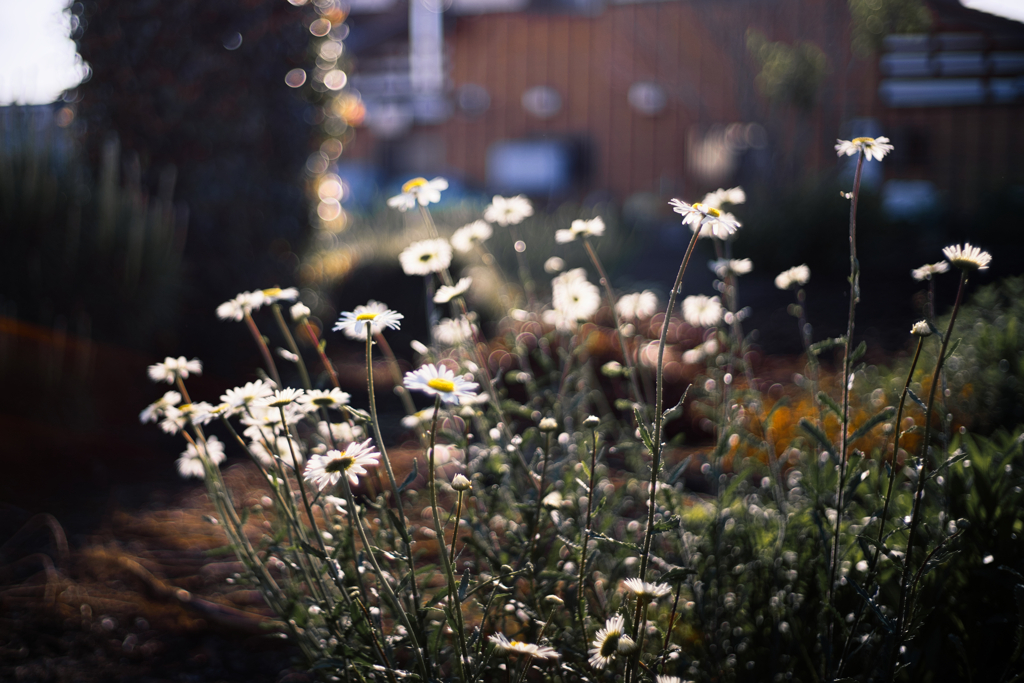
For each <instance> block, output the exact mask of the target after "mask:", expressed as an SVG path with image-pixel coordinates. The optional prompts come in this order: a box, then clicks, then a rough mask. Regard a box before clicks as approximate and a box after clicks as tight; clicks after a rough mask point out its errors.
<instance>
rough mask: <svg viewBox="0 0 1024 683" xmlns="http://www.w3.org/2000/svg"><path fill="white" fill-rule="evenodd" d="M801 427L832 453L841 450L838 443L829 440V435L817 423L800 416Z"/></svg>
mask: <svg viewBox="0 0 1024 683" xmlns="http://www.w3.org/2000/svg"><path fill="white" fill-rule="evenodd" d="M800 428H801V429H803V430H804V431H805V432H807V433H808V434H809V435H810V436H812V437H814V440H815V441H817V442H818V444H819V445H820V446H821V447H822V448H824V449H825V450H826V451H828V452H829V453H832V454H836V453H838V452H839V449H838V448H836V445H835V444H834V443H832V441H831V440H829V438H828V435H827V434H825V432H823V431H822V430H821V429H819V428H818V426H817V425H816V424H814V423H813V422H811V421H810V420H808V419H807V418H806V417H802V418H800Z"/></svg>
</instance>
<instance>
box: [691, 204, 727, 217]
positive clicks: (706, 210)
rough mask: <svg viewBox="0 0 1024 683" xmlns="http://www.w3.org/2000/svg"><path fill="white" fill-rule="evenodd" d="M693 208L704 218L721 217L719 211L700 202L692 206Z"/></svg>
mask: <svg viewBox="0 0 1024 683" xmlns="http://www.w3.org/2000/svg"><path fill="white" fill-rule="evenodd" d="M693 208H695V209H697V210H698V211H700V212H701V213H702V214H704V215H706V216H714V217H715V218H718V217H719V216H721V215H722V212H721V211H719V210H718V209H716V208H713V207H710V206H708V205H707V204H701V203H700V202H697V203H696V204H694V205H693Z"/></svg>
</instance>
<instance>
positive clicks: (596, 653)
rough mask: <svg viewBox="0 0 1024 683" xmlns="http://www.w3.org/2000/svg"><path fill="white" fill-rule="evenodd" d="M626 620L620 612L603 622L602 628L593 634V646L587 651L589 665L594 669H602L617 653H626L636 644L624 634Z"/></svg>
mask: <svg viewBox="0 0 1024 683" xmlns="http://www.w3.org/2000/svg"><path fill="white" fill-rule="evenodd" d="M625 629H626V620H625V619H623V618H622V615H621V614H616V615H615V616H613V617H610V618H609V619H608V620H607V621H606V622H604V628H602V629H601V630H599V631H598V632H597V634H595V636H594V642H593V643H591V645H593V647H592V648H591V649H590V650H588V651H587V654H589V655H590V665H591V666H592V667H594V668H595V669H603V668H605V667H606V666H608V665H609V664H610V663H611V662H612V660H613V659H614V658H615V655H617V654H627V653H629V652H632V651H633V648H634V647H635V646H636V644H635V643H634V642H633V639H632V638H630V637H629V636H627V635H625V633H624V631H625Z"/></svg>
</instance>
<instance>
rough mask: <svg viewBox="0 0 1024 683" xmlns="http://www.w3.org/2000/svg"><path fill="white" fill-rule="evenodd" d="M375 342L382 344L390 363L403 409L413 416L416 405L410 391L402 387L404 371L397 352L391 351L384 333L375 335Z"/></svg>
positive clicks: (382, 349)
mask: <svg viewBox="0 0 1024 683" xmlns="http://www.w3.org/2000/svg"><path fill="white" fill-rule="evenodd" d="M373 338H374V340H376V342H377V343H378V344H380V350H381V352H382V353H383V354H384V358H385V359H387V361H388V369H390V370H391V379H392V381H393V382H394V383H395V393H396V394H398V398H400V399H401V400H402V407H403V408H405V414H406V415H413V414H414V413H415V412H416V404H414V403H413V402H412V396H410V395H409V392H408V390H407V389H406V388H405V387H404V386H403V385H402V369H401V368H400V367H399V365H398V358H396V357H395V352H394V351H392V350H391V345H390V344H388V340H387V339H385V338H384V335H383V333H381V332H378V333H377V334H375V335H373Z"/></svg>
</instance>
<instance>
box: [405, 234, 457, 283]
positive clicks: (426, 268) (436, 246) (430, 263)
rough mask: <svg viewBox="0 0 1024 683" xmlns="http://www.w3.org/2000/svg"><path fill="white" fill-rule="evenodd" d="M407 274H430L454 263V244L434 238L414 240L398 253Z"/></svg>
mask: <svg viewBox="0 0 1024 683" xmlns="http://www.w3.org/2000/svg"><path fill="white" fill-rule="evenodd" d="M398 260H399V261H400V262H401V264H402V270H403V271H405V274H406V275H430V274H431V273H437V272H440V271H442V270H444V269H445V268H447V267H448V266H450V265H451V263H452V245H450V244H448V241H447V240H443V239H440V238H439V239H432V240H420V241H419V242H413V243H412V244H410V245H409V246H408V247H406V248H405V251H403V252H402V253H401V254H399V255H398Z"/></svg>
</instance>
